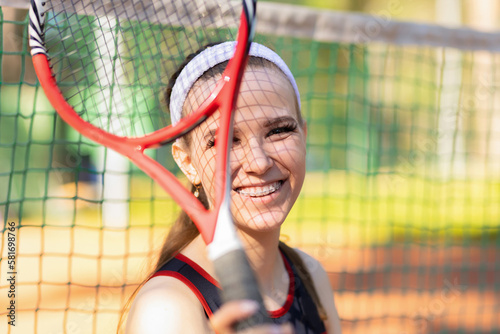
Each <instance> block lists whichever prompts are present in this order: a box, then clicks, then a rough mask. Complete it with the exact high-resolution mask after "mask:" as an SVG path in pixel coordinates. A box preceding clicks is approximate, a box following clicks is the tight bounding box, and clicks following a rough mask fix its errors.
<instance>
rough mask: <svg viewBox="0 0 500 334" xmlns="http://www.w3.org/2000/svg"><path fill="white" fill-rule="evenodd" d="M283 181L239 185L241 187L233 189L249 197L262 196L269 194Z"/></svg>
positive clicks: (279, 186)
mask: <svg viewBox="0 0 500 334" xmlns="http://www.w3.org/2000/svg"><path fill="white" fill-rule="evenodd" d="M283 182H284V181H276V182H273V183H271V184H267V185H265V186H259V187H241V188H236V189H235V191H236V192H237V193H238V194H240V195H244V196H249V197H262V196H267V195H269V194H272V193H274V192H276V191H278V190H279V189H280V188H281V186H282V185H283Z"/></svg>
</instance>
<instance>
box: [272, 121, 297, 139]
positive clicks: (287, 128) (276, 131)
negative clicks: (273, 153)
mask: <svg viewBox="0 0 500 334" xmlns="http://www.w3.org/2000/svg"><path fill="white" fill-rule="evenodd" d="M295 130H297V124H295V123H289V124H288V123H287V124H284V125H280V126H277V127H275V128H273V129H271V131H269V132H268V133H267V135H266V137H271V136H274V135H280V134H287V133H290V132H295Z"/></svg>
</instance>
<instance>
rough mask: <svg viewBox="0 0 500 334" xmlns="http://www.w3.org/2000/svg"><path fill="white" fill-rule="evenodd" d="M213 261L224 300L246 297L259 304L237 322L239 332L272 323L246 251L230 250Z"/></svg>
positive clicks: (236, 327)
mask: <svg viewBox="0 0 500 334" xmlns="http://www.w3.org/2000/svg"><path fill="white" fill-rule="evenodd" d="M213 263H214V266H215V271H216V274H217V277H218V279H219V283H220V285H221V287H222V300H223V301H224V302H229V301H233V300H244V299H246V300H254V301H256V302H257V303H258V304H259V309H258V311H256V312H255V313H254V314H252V315H251V316H250V317H249V318H247V319H245V320H243V321H241V322H239V323H237V324H236V326H235V330H236V331H237V332H238V331H241V330H243V329H246V328H251V327H255V326H257V325H262V324H269V323H271V319H270V318H269V314H268V313H267V311H266V308H265V307H264V302H263V300H262V296H261V294H260V292H259V286H258V284H257V279H256V278H255V274H254V273H253V270H252V268H251V267H250V263H249V262H248V258H247V256H246V254H245V251H244V250H243V249H237V250H233V251H230V252H229V253H226V254H225V255H222V256H221V257H219V258H218V259H216V260H214V261H213Z"/></svg>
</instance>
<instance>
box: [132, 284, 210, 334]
mask: <svg viewBox="0 0 500 334" xmlns="http://www.w3.org/2000/svg"><path fill="white" fill-rule="evenodd" d="M125 333H126V334H142V333H148V334H160V333H161V334H167V333H179V334H182V333H210V329H209V326H208V322H207V320H206V316H205V312H204V310H203V307H202V306H201V303H200V302H199V301H198V298H197V297H196V296H195V294H194V293H193V292H192V291H191V290H190V289H189V287H188V286H186V285H185V284H184V283H182V282H181V281H180V280H178V279H175V278H173V277H166V276H158V277H154V278H152V279H150V280H149V281H148V282H146V283H145V284H144V286H143V287H142V288H141V289H140V290H139V292H138V293H137V295H136V297H135V299H134V301H133V303H132V306H131V308H130V312H129V314H128V319H127V325H126V331H125Z"/></svg>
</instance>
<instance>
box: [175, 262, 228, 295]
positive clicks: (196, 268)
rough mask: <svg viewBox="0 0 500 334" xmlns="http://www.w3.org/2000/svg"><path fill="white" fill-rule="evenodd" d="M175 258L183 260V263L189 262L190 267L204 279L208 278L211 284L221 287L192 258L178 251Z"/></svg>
mask: <svg viewBox="0 0 500 334" xmlns="http://www.w3.org/2000/svg"><path fill="white" fill-rule="evenodd" d="M175 258H176V259H178V260H181V261H182V262H185V263H187V264H189V265H190V266H191V267H193V269H194V270H196V271H197V272H198V274H200V275H201V276H203V277H204V278H205V279H206V280H208V281H209V282H210V283H212V284H213V285H215V286H216V287H218V288H219V289H221V287H220V284H219V282H217V280H216V279H215V278H213V277H212V276H210V274H209V273H207V272H206V271H205V269H203V268H202V267H200V265H199V264H197V263H196V262H194V261H193V260H191V259H190V258H188V257H187V256H186V255H183V254H181V253H179V254H177V255H176V256H175Z"/></svg>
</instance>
